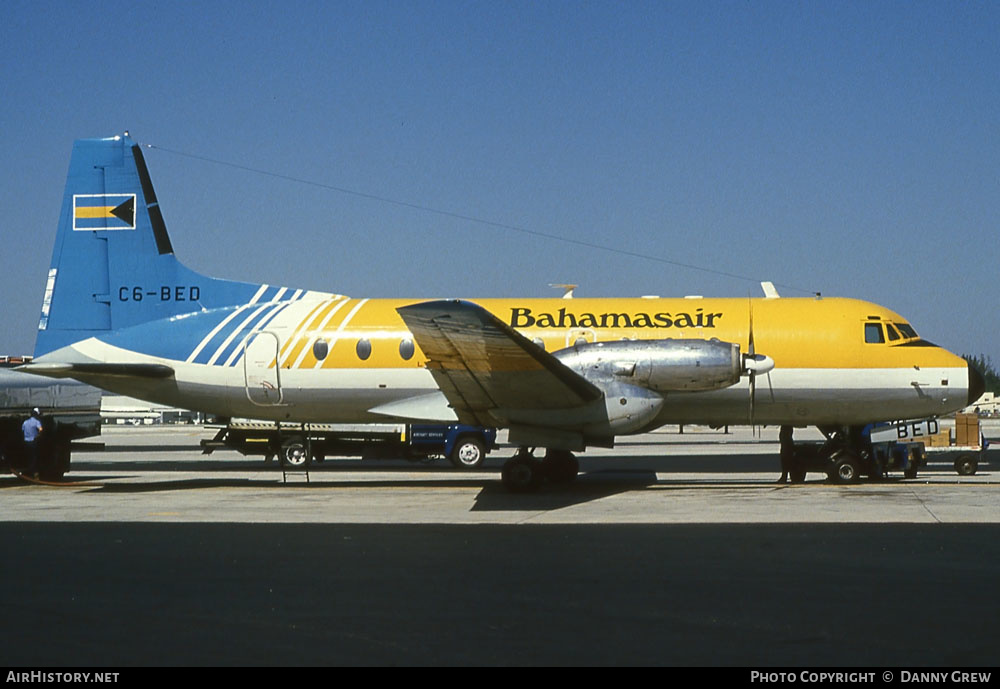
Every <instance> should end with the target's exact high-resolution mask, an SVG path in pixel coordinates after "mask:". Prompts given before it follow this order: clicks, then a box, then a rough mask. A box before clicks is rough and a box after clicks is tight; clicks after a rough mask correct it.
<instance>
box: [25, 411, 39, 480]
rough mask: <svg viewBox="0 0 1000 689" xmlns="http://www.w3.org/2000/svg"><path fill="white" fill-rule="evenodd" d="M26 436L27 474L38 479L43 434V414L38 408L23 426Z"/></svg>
mask: <svg viewBox="0 0 1000 689" xmlns="http://www.w3.org/2000/svg"><path fill="white" fill-rule="evenodd" d="M21 432H22V433H23V434H24V450H25V454H26V455H27V456H28V468H27V469H26V470H25V473H26V474H27V475H29V476H31V477H32V478H37V477H38V438H39V436H40V435H41V434H42V412H41V410H39V408H38V407H35V408H34V409H32V410H31V416H29V417H28V420H27V421H25V422H24V423H23V424H21Z"/></svg>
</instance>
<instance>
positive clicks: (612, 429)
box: [26, 134, 983, 488]
mask: <svg viewBox="0 0 1000 689" xmlns="http://www.w3.org/2000/svg"><path fill="white" fill-rule="evenodd" d="M35 355H36V357H35V360H34V361H33V363H31V364H30V365H28V366H27V367H26V368H27V370H30V371H31V372H33V373H38V374H43V375H48V376H52V377H71V378H75V379H78V380H80V381H83V382H85V383H90V384H92V385H96V386H98V387H101V388H104V389H106V390H110V391H113V392H116V393H120V394H124V395H130V396H133V397H137V398H140V399H145V400H149V401H153V402H157V403H162V404H167V405H172V406H177V407H182V408H186V409H193V410H199V411H204V412H207V413H212V414H215V415H220V416H228V417H249V418H254V419H265V420H274V421H294V422H301V423H303V424H304V423H320V422H327V423H364V422H384V421H386V420H394V421H399V422H416V421H420V422H440V423H463V424H472V425H478V426H487V427H498V428H505V429H508V431H509V440H510V442H511V443H513V444H515V445H517V446H519V447H520V448H521V449H520V450H519V451H518V452H517V453H516V454H515V455H514V457H512V458H511V459H510V460H508V461H507V463H506V464H505V466H504V471H503V476H504V481H505V482H506V483H507V485H508V486H510V487H512V488H519V487H531V486H534V485H536V484H537V483H538V481H539V480H541V479H542V478H547V479H549V480H553V481H560V480H569V479H571V478H572V477H573V476H575V475H576V473H577V464H576V459H575V457H574V455H573V453H574V452H579V451H582V450H584V449H585V448H586V447H588V446H611V445H612V444H613V443H614V439H615V437H616V436H618V435H624V434H634V433H642V432H646V431H649V430H650V429H654V428H656V427H658V426H661V425H663V424H668V423H669V424H676V423H685V424H710V425H725V424H732V425H738V424H761V425H762V424H769V425H782V426H798V427H803V426H809V425H812V426H817V427H819V428H820V429H821V430H823V431H824V433H826V434H827V437H829V438H830V439H831V441H832V442H831V447H840V448H841V450H843V449H844V448H847V449H848V450H849V449H850V448H851V443H852V440H851V439H852V438H853V437H855V435H856V433H855V431H856V429H858V428H859V427H861V426H862V425H864V424H868V423H871V422H874V421H880V420H899V419H912V418H919V417H927V416H936V415H942V414H946V413H950V412H953V411H955V410H958V409H961V408H962V407H964V406H966V405H967V404H969V403H970V401H971V400H973V399H975V398H977V397H978V395H979V394H980V393H981V391H982V389H983V380H982V378H981V376H980V375H979V374H978V373H977V372H976V371H975V370H974V369H971V368H970V367H969V366H968V365H967V363H966V362H965V361H964V360H963V359H962V358H960V357H958V356H956V355H954V354H952V353H950V352H948V351H946V350H944V349H942V348H940V347H938V346H935V345H933V344H931V343H930V342H928V341H926V340H924V339H923V338H921V337H920V336H919V335H917V333H916V332H915V331H914V329H913V328H912V327H911V326H910V324H909V323H908V321H907V320H906V319H905V318H903V317H902V316H900V315H899V314H896V313H894V312H892V311H890V310H888V309H886V308H883V307H881V306H878V305H876V304H872V303H868V302H864V301H857V300H853V299H839V298H819V297H816V298H782V297H775V296H774V295H773V294H772V295H771V296H770V297H767V298H759V299H757V298H755V299H750V298H733V299H714V298H677V299H661V298H635V299H586V298H574V299H559V298H551V299H467V300H460V299H433V300H426V299H357V298H351V297H348V296H345V295H342V294H335V293H328V292H319V291H310V290H306V289H299V288H292V287H284V286H273V285H267V284H251V283H244V282H234V281H229V280H221V279H216V278H210V277H206V276H203V275H200V274H198V273H195V272H194V271H192V270H190V269H188V268H186V267H185V266H184V265H183V264H181V263H180V262H179V261H178V260H177V259H176V258H175V256H174V252H173V248H172V246H171V243H170V238H169V236H168V234H167V229H166V224H165V222H164V219H163V214H162V213H161V210H160V205H159V201H158V199H157V197H156V194H155V192H154V190H153V185H152V182H151V180H150V176H149V172H148V170H147V167H146V163H145V161H144V158H143V155H142V151H141V148H140V147H139V146H138V145H137V144H136V143H135V142H134V141H133V140H132V139H131V138H130V137H129V136H128V135H127V134H126V135H125V136H115V137H111V138H107V139H87V140H79V141H77V142H76V143H75V145H74V148H73V154H72V158H71V162H70V169H69V174H68V177H67V182H66V190H65V194H64V197H63V204H62V212H61V216H60V221H59V228H58V235H57V237H56V242H55V248H54V250H53V254H52V264H51V267H50V269H49V273H48V279H47V281H46V285H45V292H44V297H43V301H42V314H41V319H40V321H39V325H38V336H37V341H36V349H35ZM831 452H833V450H831ZM841 454H843V452H841ZM848 454H849V453H848ZM854 461H855V462H856V463H863V459H862V458H855V459H854ZM855 468H856V469H860V470H861V471H862V472H863V471H864V467H863V466H857V467H855Z"/></svg>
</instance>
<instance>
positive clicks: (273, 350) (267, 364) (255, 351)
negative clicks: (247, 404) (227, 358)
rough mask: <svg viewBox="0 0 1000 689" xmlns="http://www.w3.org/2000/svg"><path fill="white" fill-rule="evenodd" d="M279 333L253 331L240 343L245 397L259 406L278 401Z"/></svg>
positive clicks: (279, 370) (279, 383) (268, 405)
mask: <svg viewBox="0 0 1000 689" xmlns="http://www.w3.org/2000/svg"><path fill="white" fill-rule="evenodd" d="M279 346H280V343H279V341H278V336H277V335H275V334H274V333H272V332H267V331H260V332H256V333H253V334H252V335H250V337H249V338H247V341H246V342H245V343H244V344H243V379H244V381H245V383H246V393H247V399H248V400H250V401H251V402H253V403H254V404H257V405H260V406H262V407H272V406H277V405H279V404H281V402H282V392H281V369H280V368H279V367H278V348H279Z"/></svg>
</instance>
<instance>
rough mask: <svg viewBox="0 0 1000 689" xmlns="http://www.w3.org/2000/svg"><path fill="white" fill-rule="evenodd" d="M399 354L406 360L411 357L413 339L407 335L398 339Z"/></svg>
mask: <svg viewBox="0 0 1000 689" xmlns="http://www.w3.org/2000/svg"><path fill="white" fill-rule="evenodd" d="M399 356H401V357H403V359H405V360H406V361H409V360H410V359H412V358H413V340H411V339H410V338H408V337H407V338H405V339H403V340H400V341H399Z"/></svg>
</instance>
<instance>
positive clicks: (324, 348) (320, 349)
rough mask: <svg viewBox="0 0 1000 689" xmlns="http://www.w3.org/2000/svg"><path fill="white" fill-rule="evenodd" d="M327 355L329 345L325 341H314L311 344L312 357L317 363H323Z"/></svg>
mask: <svg viewBox="0 0 1000 689" xmlns="http://www.w3.org/2000/svg"><path fill="white" fill-rule="evenodd" d="M329 353H330V345H329V344H327V341H326V340H316V341H315V342H314V343H313V356H314V357H316V360H317V361H323V359H325V358H326V355H327V354H329Z"/></svg>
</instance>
